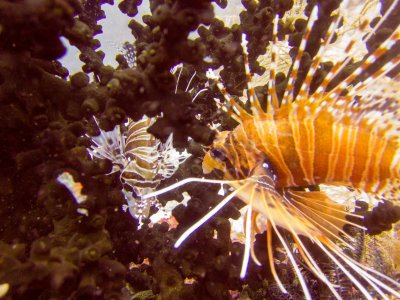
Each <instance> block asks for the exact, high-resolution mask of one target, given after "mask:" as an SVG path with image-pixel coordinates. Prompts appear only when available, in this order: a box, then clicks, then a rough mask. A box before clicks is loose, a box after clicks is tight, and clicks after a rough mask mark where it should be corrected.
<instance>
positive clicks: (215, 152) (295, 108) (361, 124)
mask: <svg viewBox="0 0 400 300" xmlns="http://www.w3.org/2000/svg"><path fill="white" fill-rule="evenodd" d="M397 4H398V1H394V3H393V4H392V5H391V7H390V8H389V10H388V11H387V12H386V14H385V15H384V16H383V17H382V18H381V19H380V21H379V22H378V23H377V24H376V26H375V27H374V29H373V30H372V31H371V32H370V33H368V34H367V35H366V37H365V42H367V41H369V40H370V38H371V36H372V35H373V34H374V33H375V32H376V31H377V30H378V28H379V27H380V26H381V24H382V23H383V22H384V21H385V20H386V18H387V17H388V16H389V15H390V13H391V12H392V11H393V10H394V8H395V7H396V5H397ZM347 5H348V3H347V1H343V2H342V4H341V6H340V7H339V9H338V10H339V14H338V15H337V16H336V18H335V19H334V21H333V22H332V24H331V25H330V28H329V29H328V31H327V34H326V36H325V39H324V41H323V42H322V44H321V47H320V49H319V50H318V53H317V55H316V56H315V57H314V58H313V60H312V62H311V65H310V68H309V70H308V73H307V75H306V76H305V78H304V79H299V80H302V83H301V88H300V90H299V91H298V92H296V91H295V83H296V81H297V79H298V72H299V66H300V62H301V59H302V56H303V53H304V50H305V48H306V45H307V42H308V39H309V36H310V32H311V29H312V27H313V24H314V22H315V21H316V19H317V15H318V7H317V6H315V7H314V8H313V10H312V12H311V15H310V17H309V21H308V24H307V26H306V29H305V33H304V36H303V38H302V41H301V43H300V46H299V50H298V53H297V55H296V57H295V59H294V63H293V66H292V70H291V72H290V74H288V76H287V85H286V89H285V91H284V93H283V97H282V98H281V99H280V97H278V94H277V90H276V82H275V78H276V74H275V66H276V63H277V47H276V44H277V41H276V35H277V24H278V21H279V20H278V16H277V17H276V18H275V21H274V27H273V43H272V46H271V47H272V49H271V64H270V79H269V88H268V98H267V100H266V102H267V103H266V105H265V107H266V109H265V110H264V109H263V108H262V107H263V106H264V105H262V102H261V101H260V100H259V99H258V98H257V96H256V93H255V91H254V88H253V84H252V77H251V75H250V70H249V64H248V59H247V56H248V53H247V47H246V36H245V35H243V37H242V46H243V51H244V60H245V70H246V76H247V85H248V95H249V97H248V100H249V102H250V109H251V112H248V111H247V110H246V109H244V108H243V107H242V106H241V105H240V104H239V103H238V102H236V101H235V100H234V98H233V97H232V96H230V95H229V94H228V92H227V91H226V89H225V88H224V86H223V84H222V82H221V81H220V80H219V78H218V77H217V76H215V75H214V74H213V72H212V71H209V72H208V76H209V78H211V79H212V80H214V81H215V82H216V84H217V86H218V88H219V90H220V91H221V93H222V95H223V96H224V98H225V103H224V104H220V107H221V109H223V110H224V111H225V112H226V113H228V114H229V115H230V116H231V117H232V118H233V119H234V120H236V121H237V122H238V123H239V125H238V126H237V127H236V128H235V129H234V130H233V131H223V132H219V133H218V134H217V137H216V139H215V141H214V143H213V145H212V146H211V148H210V149H209V151H208V152H207V153H206V154H205V157H204V160H203V171H204V173H210V172H211V171H213V170H216V169H217V170H220V171H222V172H223V174H224V179H223V180H211V179H200V178H188V179H185V180H182V181H181V182H178V183H176V184H174V185H172V186H170V187H167V188H165V189H162V190H160V191H157V192H154V193H150V194H148V195H145V196H144V197H143V199H147V198H151V197H154V196H156V195H159V194H162V193H165V192H167V191H170V190H172V189H175V188H177V187H179V186H182V185H184V184H186V183H188V182H200V183H217V184H227V185H229V186H230V187H232V188H233V192H232V193H230V194H229V195H228V196H226V197H225V199H223V200H222V201H221V202H220V203H219V204H218V205H216V206H215V208H213V209H212V210H211V211H210V212H208V213H207V214H206V215H205V216H204V217H203V218H202V219H201V220H199V221H198V222H196V223H195V224H194V225H193V226H192V227H190V228H189V229H188V230H187V231H186V232H185V233H184V234H183V235H182V236H181V237H180V238H179V239H178V240H177V242H176V244H175V247H179V246H180V245H181V244H182V243H183V242H184V241H185V240H186V239H187V238H188V237H189V236H190V235H191V234H192V233H193V232H194V231H195V230H196V229H197V228H199V227H200V226H201V225H202V224H204V223H205V222H206V221H207V220H209V219H210V218H211V217H212V216H213V215H215V214H216V213H217V212H218V211H219V210H220V209H221V208H222V207H224V206H225V205H226V204H227V203H228V202H229V201H231V199H233V198H234V197H238V198H239V199H241V200H242V201H243V202H245V203H246V205H247V207H248V210H247V214H246V217H245V235H246V238H245V252H244V258H243V263H242V269H241V274H240V275H241V277H244V276H245V274H246V269H247V266H248V262H249V258H250V256H251V257H252V258H253V260H254V262H255V263H256V264H259V265H260V262H259V260H258V259H257V257H256V256H255V252H254V247H253V241H254V235H255V232H258V231H259V228H258V227H257V223H256V219H257V217H258V216H263V217H264V218H265V220H266V221H265V222H266V224H265V225H266V228H267V244H268V247H269V249H270V250H272V235H273V234H275V235H276V236H277V238H278V239H279V241H280V243H281V244H282V246H283V248H284V250H285V252H286V254H287V257H288V259H289V260H290V262H291V264H292V266H293V268H294V271H295V273H296V275H297V277H298V279H299V282H300V285H301V287H302V289H303V292H304V295H305V297H306V298H307V299H311V294H310V292H309V288H308V286H307V283H306V281H305V278H304V276H303V274H302V273H301V270H300V267H299V263H298V261H296V257H295V256H294V253H293V250H292V249H291V247H290V246H289V244H288V242H287V241H286V240H285V238H284V236H283V233H282V232H283V231H284V230H286V231H287V232H289V233H290V234H291V235H292V237H293V240H294V243H295V244H296V246H297V249H298V252H299V254H300V257H301V259H302V261H303V264H305V265H306V266H307V267H308V268H309V269H310V270H311V271H312V272H313V273H314V275H315V276H316V277H317V278H318V279H319V280H320V281H321V282H323V283H324V284H326V286H327V287H328V288H329V289H330V291H331V292H332V294H333V295H334V296H335V297H336V298H337V299H341V296H340V295H339V293H338V291H337V289H336V287H335V285H334V284H333V283H332V282H330V281H329V279H328V278H327V276H326V275H325V274H324V272H323V271H322V270H321V267H320V266H319V264H318V263H317V261H316V260H315V258H314V257H313V255H312V254H311V253H310V251H309V250H308V249H307V247H306V246H305V244H304V243H303V241H302V238H303V237H305V238H308V239H310V240H311V241H312V242H313V243H314V244H315V245H317V246H318V247H319V248H320V249H321V251H323V252H324V253H325V254H326V256H327V257H328V258H329V259H330V260H331V261H332V262H333V263H334V264H335V265H336V266H337V267H338V268H339V269H340V270H341V271H342V272H343V273H344V275H345V276H347V277H348V279H349V280H350V281H351V282H352V283H353V284H354V286H355V287H356V288H357V289H358V290H359V291H360V292H361V293H362V294H363V295H364V296H365V298H367V299H373V297H374V296H373V295H379V297H382V298H383V299H389V296H388V295H391V296H394V297H396V298H400V293H399V290H400V284H399V283H398V282H396V281H395V280H393V279H391V278H389V277H387V276H385V275H384V274H381V273H379V272H377V271H375V270H374V269H372V268H369V267H367V266H364V265H362V264H361V263H359V262H357V261H355V260H353V259H352V258H351V257H349V256H348V255H346V254H345V253H344V252H343V251H342V249H341V248H340V247H339V246H338V245H337V244H336V243H335V242H336V241H340V242H342V243H344V244H346V245H347V246H348V247H349V248H351V247H352V246H351V245H350V244H349V243H347V242H346V239H352V237H351V236H349V235H348V233H346V231H344V230H343V228H344V226H345V225H352V226H356V227H359V228H362V229H364V228H363V227H362V226H360V225H358V224H356V223H353V222H351V221H349V220H348V218H346V217H348V216H352V217H353V219H354V218H361V217H360V216H358V215H355V214H352V213H350V212H347V211H346V209H345V207H344V205H341V204H338V203H336V202H334V201H333V200H332V199H331V198H330V197H329V196H328V195H327V194H326V193H325V192H323V191H311V190H309V189H308V188H307V187H309V186H311V185H313V186H318V185H320V184H326V185H334V186H346V187H351V188H352V189H355V190H360V191H363V192H366V193H369V194H372V195H374V196H375V197H377V198H380V199H386V200H392V201H398V200H399V198H400V192H399V185H400V179H399V178H400V147H399V142H400V140H399V129H400V115H399V111H400V97H399V96H400V95H399V89H398V86H399V80H398V78H394V79H390V78H388V77H386V75H387V74H388V73H389V72H390V71H391V70H393V69H394V68H395V67H396V66H397V65H398V63H399V62H400V57H399V56H398V55H397V56H395V57H394V58H393V59H391V60H390V61H389V62H386V63H384V64H383V65H381V66H379V67H378V68H377V69H376V68H375V69H373V68H370V67H371V66H372V65H373V64H374V63H375V62H376V61H377V60H378V59H380V58H381V57H382V56H383V55H384V54H386V53H388V51H390V49H391V48H392V47H393V46H394V45H395V44H396V43H397V42H398V41H399V37H400V28H399V27H397V28H396V29H395V30H394V32H393V33H392V34H391V35H390V36H389V37H388V38H387V39H386V40H385V41H384V42H383V43H382V44H380V45H379V46H378V47H377V49H376V50H374V51H373V52H372V53H371V54H370V55H369V56H368V57H367V58H366V59H365V60H363V61H362V62H361V63H360V64H359V66H358V67H356V68H355V69H354V70H353V71H352V72H351V74H350V75H348V76H347V77H346V78H344V79H341V80H340V81H339V82H338V83H337V84H336V85H335V86H334V87H331V85H332V83H333V82H334V80H335V79H336V80H337V78H338V75H339V74H340V73H341V71H342V70H343V69H344V68H345V67H346V66H347V65H348V63H349V62H350V61H351V59H352V58H353V57H354V56H355V54H356V52H357V49H355V48H354V47H353V46H354V44H355V43H356V40H355V39H356V38H355V37H354V38H353V39H350V40H349V41H348V44H347V46H346V48H345V54H346V58H345V59H344V60H342V61H339V62H336V63H335V64H334V65H333V67H332V69H331V70H330V71H329V72H328V74H327V75H326V76H325V78H324V79H323V81H322V82H321V83H320V84H319V86H318V87H317V88H316V89H315V91H314V90H312V89H310V86H311V82H312V80H313V78H314V74H315V72H316V71H317V69H318V66H319V64H320V62H321V61H322V59H323V58H324V51H325V50H326V49H327V46H328V44H329V43H330V42H331V40H332V38H333V36H334V33H335V30H336V29H337V28H338V27H339V24H340V23H341V18H342V17H341V12H343V11H344V10H345V9H346V6H347ZM369 21H370V20H367V21H365V22H362V23H361V24H359V30H360V31H363V30H364V29H365V28H366V27H367V26H368V25H369V23H370V22H369ZM365 71H369V72H370V73H371V74H370V76H369V77H367V78H363V77H362V76H360V75H362V74H364V72H365ZM328 86H329V88H328ZM268 256H269V267H270V270H271V272H272V275H273V277H274V279H275V281H276V282H277V284H278V285H279V287H280V289H281V291H282V292H284V293H287V290H286V288H285V286H284V284H283V283H282V282H281V280H280V278H279V276H278V274H277V271H276V270H275V265H274V257H273V251H268Z"/></svg>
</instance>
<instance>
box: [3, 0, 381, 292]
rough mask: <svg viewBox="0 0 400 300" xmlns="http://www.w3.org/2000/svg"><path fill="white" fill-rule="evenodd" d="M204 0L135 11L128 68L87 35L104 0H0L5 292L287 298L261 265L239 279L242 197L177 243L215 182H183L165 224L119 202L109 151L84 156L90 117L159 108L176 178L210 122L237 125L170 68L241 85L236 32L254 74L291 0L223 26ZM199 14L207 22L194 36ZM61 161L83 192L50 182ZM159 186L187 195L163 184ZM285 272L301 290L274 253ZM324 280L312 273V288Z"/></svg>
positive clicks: (108, 118)
mask: <svg viewBox="0 0 400 300" xmlns="http://www.w3.org/2000/svg"><path fill="white" fill-rule="evenodd" d="M141 2H142V1H141V0H124V1H122V2H121V3H120V4H119V8H120V10H121V11H122V12H123V13H126V14H127V15H128V16H130V17H134V16H135V15H136V14H137V7H138V6H139V5H140V4H141ZM211 2H212V1H210V0H197V1H192V0H170V1H167V0H150V8H151V13H152V14H151V15H148V16H144V17H143V22H144V24H145V25H142V24H141V23H139V22H137V21H135V20H133V19H132V20H131V22H130V24H129V27H130V28H131V30H132V34H133V36H134V37H135V38H136V42H135V49H136V52H137V56H136V62H135V63H136V66H135V67H133V68H130V67H129V65H128V62H127V60H126V58H125V57H124V56H123V55H118V56H117V58H116V59H117V61H118V63H119V66H118V67H117V68H116V69H114V68H112V67H110V66H105V65H104V64H103V62H102V60H103V58H104V53H103V52H102V51H101V50H97V49H98V48H99V47H100V42H99V41H98V40H97V39H95V38H94V37H95V35H97V34H99V33H101V32H102V28H101V26H100V25H98V24H97V21H99V20H100V19H102V18H104V17H105V15H104V12H103V11H102V10H101V5H103V4H104V3H110V4H111V3H113V1H112V0H108V1H107V0H104V1H102V0H98V1H95V0H42V1H30V0H21V1H11V0H10V1H7V0H0V19H1V20H2V22H1V29H0V36H1V39H0V121H1V122H0V140H1V145H0V203H1V208H0V220H1V222H0V284H8V285H9V287H10V289H9V291H8V293H7V294H6V296H5V299H155V298H157V299H194V298H193V297H195V298H196V299H230V298H231V297H233V295H234V294H235V292H234V291H238V292H242V293H243V295H247V296H248V297H249V298H251V299H262V298H266V297H267V298H274V299H278V297H284V296H282V295H281V293H280V291H279V289H278V288H277V286H276V285H275V284H273V283H271V282H272V281H271V274H270V273H269V270H268V268H267V267H263V268H259V267H256V266H255V265H253V264H252V265H250V270H251V272H249V274H250V275H249V276H248V278H247V279H246V281H245V284H243V282H242V281H241V280H239V276H238V275H239V269H240V264H241V258H242V253H243V246H242V245H241V244H239V243H232V241H231V239H230V223H229V222H228V217H231V218H234V219H238V218H239V217H240V214H239V211H238V209H239V208H240V205H241V204H240V203H239V202H238V203H236V202H233V203H232V204H230V205H228V206H227V207H226V208H224V209H223V210H222V211H221V212H220V213H219V214H218V215H217V216H216V217H215V218H213V220H212V221H210V222H209V223H208V224H207V225H206V226H203V227H202V228H201V229H200V230H199V231H198V233H196V234H195V238H193V239H191V241H190V242H188V243H186V244H185V245H184V246H182V247H181V248H180V249H178V250H175V249H173V243H174V241H175V239H176V237H177V236H178V235H179V234H180V233H181V232H183V231H184V230H185V228H187V227H188V226H189V225H191V224H192V223H193V220H196V219H198V218H199V217H200V216H202V215H203V214H204V213H205V212H206V211H207V210H208V209H209V208H210V207H211V206H213V205H214V203H215V201H216V199H218V196H216V194H217V188H215V187H211V188H209V189H207V190H206V191H204V187H203V186H201V187H199V186H196V185H189V186H188V187H187V189H186V190H187V191H188V193H189V194H190V196H191V198H192V200H191V201H190V202H189V204H188V206H187V207H185V206H183V205H179V206H178V207H176V209H175V210H174V211H173V215H174V216H175V218H176V219H177V221H178V222H179V226H178V228H177V229H176V230H170V231H168V229H169V228H168V225H167V224H166V223H163V224H155V225H154V226H153V227H152V228H150V227H149V226H147V225H145V226H144V227H143V228H142V229H141V230H137V221H136V220H134V219H132V217H131V216H130V215H129V214H127V213H124V212H123V211H122V209H121V207H122V205H123V204H124V202H125V201H124V198H123V194H122V192H121V184H120V181H119V176H118V174H112V175H107V174H109V173H110V171H111V168H112V166H111V163H110V162H109V161H105V160H104V161H101V160H97V159H95V160H91V159H90V157H89V155H88V153H87V150H86V149H87V147H88V145H89V143H90V142H89V139H88V138H87V137H86V136H85V134H86V133H89V134H92V133H94V132H95V129H94V128H93V126H92V125H91V122H90V120H91V118H92V116H96V117H97V118H98V119H99V123H100V127H101V128H102V129H104V130H111V129H112V128H113V127H114V126H115V125H117V124H120V123H122V122H123V121H124V119H125V118H126V117H128V116H129V117H130V118H132V119H134V120H138V119H140V118H141V117H142V115H143V114H147V115H148V116H156V115H159V114H160V113H161V112H162V113H163V117H162V118H160V119H159V120H158V121H157V123H156V124H154V125H153V127H152V128H151V129H150V131H151V133H153V134H154V135H155V136H157V137H158V138H160V139H163V140H165V139H166V138H167V137H168V136H169V134H170V133H171V132H173V133H174V145H175V146H176V147H180V148H184V147H185V148H188V149H189V151H190V152H192V154H193V158H191V159H189V160H188V161H187V162H186V163H185V165H184V166H183V168H182V169H181V170H180V171H179V173H178V174H176V175H175V177H181V178H183V177H194V176H202V171H201V159H200V157H201V156H202V149H201V145H209V144H210V143H211V142H212V139H213V132H212V130H211V129H210V128H209V127H208V125H209V124H211V122H220V123H222V126H223V127H224V128H232V126H233V125H234V124H232V122H230V121H228V120H227V119H226V117H224V116H221V114H217V113H215V112H214V111H213V109H215V104H214V103H213V100H212V98H213V96H214V95H215V94H214V93H215V91H216V90H215V88H214V87H211V88H210V91H207V92H206V93H204V96H203V97H200V98H199V99H198V100H196V101H195V102H192V99H191V97H190V96H189V95H188V93H184V92H179V93H177V94H175V92H174V90H175V85H176V79H175V77H174V75H172V74H171V72H170V69H171V68H172V67H173V66H175V65H176V64H178V63H185V64H186V65H190V66H191V68H192V69H193V70H196V71H197V72H198V75H197V76H196V79H195V80H197V81H198V82H203V83H204V82H206V80H207V79H206V77H205V75H204V74H205V71H206V70H207V69H208V68H210V67H212V68H218V67H220V66H224V71H223V72H221V77H222V78H223V80H224V81H225V82H231V83H232V84H231V85H230V86H229V85H228V87H227V88H228V90H229V91H230V92H231V93H232V94H234V95H240V94H241V91H242V89H243V87H244V83H245V81H244V78H245V75H244V70H243V63H242V59H243V58H242V55H241V49H240V37H241V32H242V31H246V32H248V33H249V36H251V37H253V39H252V40H250V43H249V44H250V45H249V46H250V50H251V51H250V61H251V67H252V69H254V71H255V72H257V73H262V72H263V71H264V70H263V68H262V67H260V66H259V65H258V63H257V62H256V58H257V56H258V55H260V54H262V53H263V51H264V50H265V48H266V46H267V44H268V43H269V41H270V39H271V37H270V33H271V22H272V19H273V18H272V16H273V15H274V14H275V12H279V13H284V11H286V10H288V9H290V8H291V5H292V4H293V3H292V1H277V3H279V4H277V6H276V7H272V6H271V5H270V2H269V1H260V3H258V4H257V3H256V2H255V1H244V0H243V1H242V2H243V4H244V6H245V7H246V9H247V10H248V11H247V12H243V13H242V14H241V20H242V27H240V26H239V25H234V26H232V28H227V27H224V24H223V22H222V21H220V20H217V19H214V13H213V8H212V6H211ZM214 2H215V3H216V4H217V5H219V6H221V7H224V6H226V4H227V3H226V0H225V1H224V0H215V1H214ZM332 9H333V7H330V8H327V10H329V11H331V10H332ZM321 23H322V22H321ZM200 24H204V25H210V26H209V28H207V27H204V26H203V27H200V29H199V37H198V38H197V39H195V40H191V39H189V38H188V35H189V33H190V32H191V31H193V30H195V29H196V28H198V27H199V25H200ZM322 25H323V24H322ZM322 25H321V26H322ZM325 27H326V26H325ZM291 34H292V35H293V36H295V34H296V33H295V32H292V33H291ZM61 36H64V37H66V38H67V39H68V41H69V42H70V43H71V45H73V46H75V47H77V48H78V49H79V51H80V52H81V54H80V59H81V61H82V62H83V63H84V65H83V72H79V73H76V74H73V75H71V76H68V75H69V73H68V70H67V69H65V68H64V67H63V66H61V64H60V63H59V62H58V61H57V59H58V58H60V57H61V56H62V55H64V53H65V47H64V46H63V44H62V43H61V41H60V37H61ZM293 40H295V37H293ZM260 41H261V42H260ZM310 51H311V50H310ZM311 52H312V51H311ZM314 54H315V53H314ZM206 56H209V57H210V59H211V61H210V62H207V63H206V62H205V61H204V57H206ZM89 76H92V77H93V79H94V80H92V81H90V77H89ZM198 114H200V115H201V116H202V119H200V120H199V119H198V118H196V117H195V116H196V115H198ZM188 137H191V138H192V139H193V140H192V141H191V142H190V143H189V142H188ZM64 171H68V172H69V173H71V174H72V175H73V176H74V179H75V181H76V182H80V183H81V184H82V185H83V190H82V193H83V194H85V195H86V196H87V200H86V201H85V202H83V203H77V202H76V201H74V199H73V197H72V195H71V194H70V193H69V192H68V190H67V189H66V188H65V187H64V186H62V185H60V184H59V183H58V182H57V181H56V178H57V176H58V175H59V174H60V173H62V172H64ZM169 182H171V181H169ZM165 184H168V182H167V181H166V182H165ZM166 199H167V197H166V196H165V197H164V198H162V199H161V201H164V202H165V201H166ZM168 199H178V200H181V199H182V195H181V194H180V193H178V191H177V192H175V193H174V192H172V193H170V194H169V195H168ZM383 207H384V206H383V205H382V207H381V208H380V209H381V210H382V209H384V208H383ZM381 213H383V212H381ZM386 226H387V224H383V225H382V227H383V228H385V227H386ZM375 230H378V229H375ZM215 232H216V234H217V237H218V238H217V239H214V238H213V237H214V233H215ZM261 241H264V236H261V235H260V236H258V237H257V241H256V251H257V253H258V252H259V255H258V256H259V257H260V258H261V259H263V261H265V260H266V250H265V247H266V245H264V244H265V243H263V242H261ZM280 272H281V273H282V274H281V275H282V276H283V278H285V282H287V283H289V284H291V289H290V291H291V292H292V296H299V295H298V291H296V290H298V283H296V282H295V277H294V276H293V272H292V270H290V268H289V266H288V265H287V266H286V269H285V267H284V265H282V268H281V271H280ZM285 276H286V277H285ZM309 276H311V275H309ZM192 279H194V281H193V280H192ZM267 279H268V280H267ZM191 280H192V281H191ZM310 280H311V281H313V282H317V281H316V280H315V279H313V278H311V279H310ZM243 286H244V287H243ZM321 288H322V285H318V284H315V289H314V291H313V292H314V293H318V292H320V291H319V290H320V289H321ZM133 294H135V295H136V298H133V296H132V295H133ZM299 297H300V296H299Z"/></svg>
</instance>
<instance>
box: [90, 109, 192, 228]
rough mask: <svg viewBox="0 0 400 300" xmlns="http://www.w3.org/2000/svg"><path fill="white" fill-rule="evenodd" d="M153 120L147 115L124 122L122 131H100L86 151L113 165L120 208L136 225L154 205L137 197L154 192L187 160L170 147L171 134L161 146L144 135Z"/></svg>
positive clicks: (156, 140)
mask: <svg viewBox="0 0 400 300" xmlns="http://www.w3.org/2000/svg"><path fill="white" fill-rule="evenodd" d="M156 119H157V118H149V117H147V116H143V117H142V119H140V120H139V121H137V122H135V121H133V120H132V119H128V121H127V122H126V128H127V129H126V131H125V132H123V131H122V130H121V126H119V125H117V126H115V127H114V129H113V130H112V131H109V132H107V131H103V130H101V129H100V135H98V136H94V137H91V141H92V142H93V144H94V145H92V146H90V148H89V149H88V151H89V153H90V155H91V156H92V157H97V158H99V159H109V160H110V161H111V162H112V163H113V169H112V171H111V173H113V172H117V171H120V172H121V174H120V180H121V182H122V183H123V185H124V188H123V190H122V191H123V193H124V196H125V199H126V201H127V205H125V206H124V207H123V208H124V210H125V211H126V210H129V212H130V214H131V215H132V216H133V217H134V218H137V219H138V220H139V225H140V226H141V225H142V222H143V219H144V218H147V217H149V213H150V207H151V206H152V205H157V204H158V202H157V200H156V198H152V199H148V200H142V199H141V196H142V195H144V194H147V193H150V192H152V191H154V190H155V188H156V187H157V186H158V185H159V184H160V182H161V181H162V180H164V179H166V178H169V177H171V176H172V175H173V174H174V173H175V172H176V170H177V169H178V167H179V165H180V164H181V163H183V162H184V161H185V160H186V159H187V158H188V157H189V154H188V153H187V152H186V151H183V152H178V151H177V150H176V149H175V148H174V147H173V146H172V139H173V136H172V133H171V134H170V136H169V137H168V139H167V140H166V142H165V143H162V142H161V141H160V140H159V139H157V138H155V137H154V136H153V135H152V134H151V133H148V132H147V129H148V128H149V127H150V126H151V125H153V124H154V123H155V121H156ZM95 121H96V123H97V120H96V119H95Z"/></svg>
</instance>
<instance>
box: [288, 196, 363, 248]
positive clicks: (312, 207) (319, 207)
mask: <svg viewBox="0 0 400 300" xmlns="http://www.w3.org/2000/svg"><path fill="white" fill-rule="evenodd" d="M286 197H288V198H289V199H290V203H291V204H292V205H293V207H294V208H295V209H296V210H297V211H298V212H299V213H300V214H301V215H302V216H303V217H304V218H305V219H307V220H308V221H309V222H310V223H311V224H313V226H315V227H316V228H317V229H318V230H319V231H320V232H321V233H322V234H323V235H325V236H328V237H329V238H331V239H332V238H333V239H338V240H340V241H343V242H345V241H344V240H343V239H342V238H341V237H340V234H342V235H345V236H346V237H347V238H349V239H350V240H353V238H352V237H350V236H349V235H348V234H347V233H346V232H345V231H344V230H343V228H344V226H345V225H346V224H349V225H353V226H356V227H358V228H361V229H365V228H364V227H362V226H360V225H358V224H355V223H352V222H350V221H349V220H347V219H346V216H347V215H349V213H348V212H347V211H346V209H345V206H344V205H342V204H339V203H336V202H334V201H333V200H332V199H331V198H330V197H329V196H328V195H327V194H326V193H325V192H322V191H311V192H306V191H293V190H289V191H287V193H286ZM345 243H346V245H348V246H349V247H350V248H351V247H352V246H351V245H349V244H348V242H345Z"/></svg>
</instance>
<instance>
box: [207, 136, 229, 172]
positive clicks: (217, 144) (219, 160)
mask: <svg viewBox="0 0 400 300" xmlns="http://www.w3.org/2000/svg"><path fill="white" fill-rule="evenodd" d="M228 134H229V131H222V132H218V134H217V136H216V137H215V140H214V142H213V144H212V146H211V147H210V149H209V150H208V151H207V152H206V154H205V155H204V159H203V164H202V166H203V173H204V174H209V173H211V172H212V171H214V170H220V171H222V172H223V173H224V174H225V173H226V171H227V159H228V156H227V153H226V150H224V144H225V141H226V138H227V136H228Z"/></svg>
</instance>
